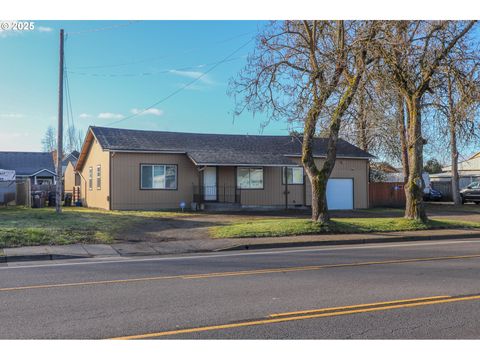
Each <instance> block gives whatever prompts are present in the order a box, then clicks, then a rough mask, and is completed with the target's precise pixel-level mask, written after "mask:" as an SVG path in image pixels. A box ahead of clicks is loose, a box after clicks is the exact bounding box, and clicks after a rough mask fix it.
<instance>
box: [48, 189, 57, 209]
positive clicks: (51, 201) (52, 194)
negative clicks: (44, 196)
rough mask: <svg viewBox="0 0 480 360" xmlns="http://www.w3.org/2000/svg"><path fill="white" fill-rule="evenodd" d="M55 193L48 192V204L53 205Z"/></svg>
mask: <svg viewBox="0 0 480 360" xmlns="http://www.w3.org/2000/svg"><path fill="white" fill-rule="evenodd" d="M55 200H56V194H55V192H54V191H50V192H49V193H48V206H55Z"/></svg>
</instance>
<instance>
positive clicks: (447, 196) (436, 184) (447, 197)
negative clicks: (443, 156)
mask: <svg viewBox="0 0 480 360" xmlns="http://www.w3.org/2000/svg"><path fill="white" fill-rule="evenodd" d="M431 184H432V188H433V189H435V190H438V191H440V192H441V193H442V195H443V198H442V200H443V201H451V200H452V183H451V182H450V181H432V182H431Z"/></svg>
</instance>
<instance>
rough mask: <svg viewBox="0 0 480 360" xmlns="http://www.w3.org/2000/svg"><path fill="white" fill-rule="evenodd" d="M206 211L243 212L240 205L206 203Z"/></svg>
mask: <svg viewBox="0 0 480 360" xmlns="http://www.w3.org/2000/svg"><path fill="white" fill-rule="evenodd" d="M204 205H205V210H208V211H235V210H241V209H242V205H241V204H239V203H204Z"/></svg>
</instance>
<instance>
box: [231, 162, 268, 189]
mask: <svg viewBox="0 0 480 360" xmlns="http://www.w3.org/2000/svg"><path fill="white" fill-rule="evenodd" d="M239 169H249V170H251V169H255V170H262V187H261V188H259V187H258V188H251V187H248V188H245V187H240V186H239V182H238V170H239ZM249 177H250V171H249ZM235 186H236V188H237V190H265V169H264V168H263V167H260V166H238V167H237V170H236V174H235Z"/></svg>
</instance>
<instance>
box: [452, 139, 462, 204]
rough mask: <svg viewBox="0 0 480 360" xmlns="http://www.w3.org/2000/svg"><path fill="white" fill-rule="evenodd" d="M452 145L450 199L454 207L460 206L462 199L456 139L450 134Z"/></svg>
mask: <svg viewBox="0 0 480 360" xmlns="http://www.w3.org/2000/svg"><path fill="white" fill-rule="evenodd" d="M451 136H452V143H451V151H452V198H453V203H454V204H455V205H461V204H462V199H461V197H460V184H459V176H458V150H457V137H456V134H455V133H452V134H451Z"/></svg>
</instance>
